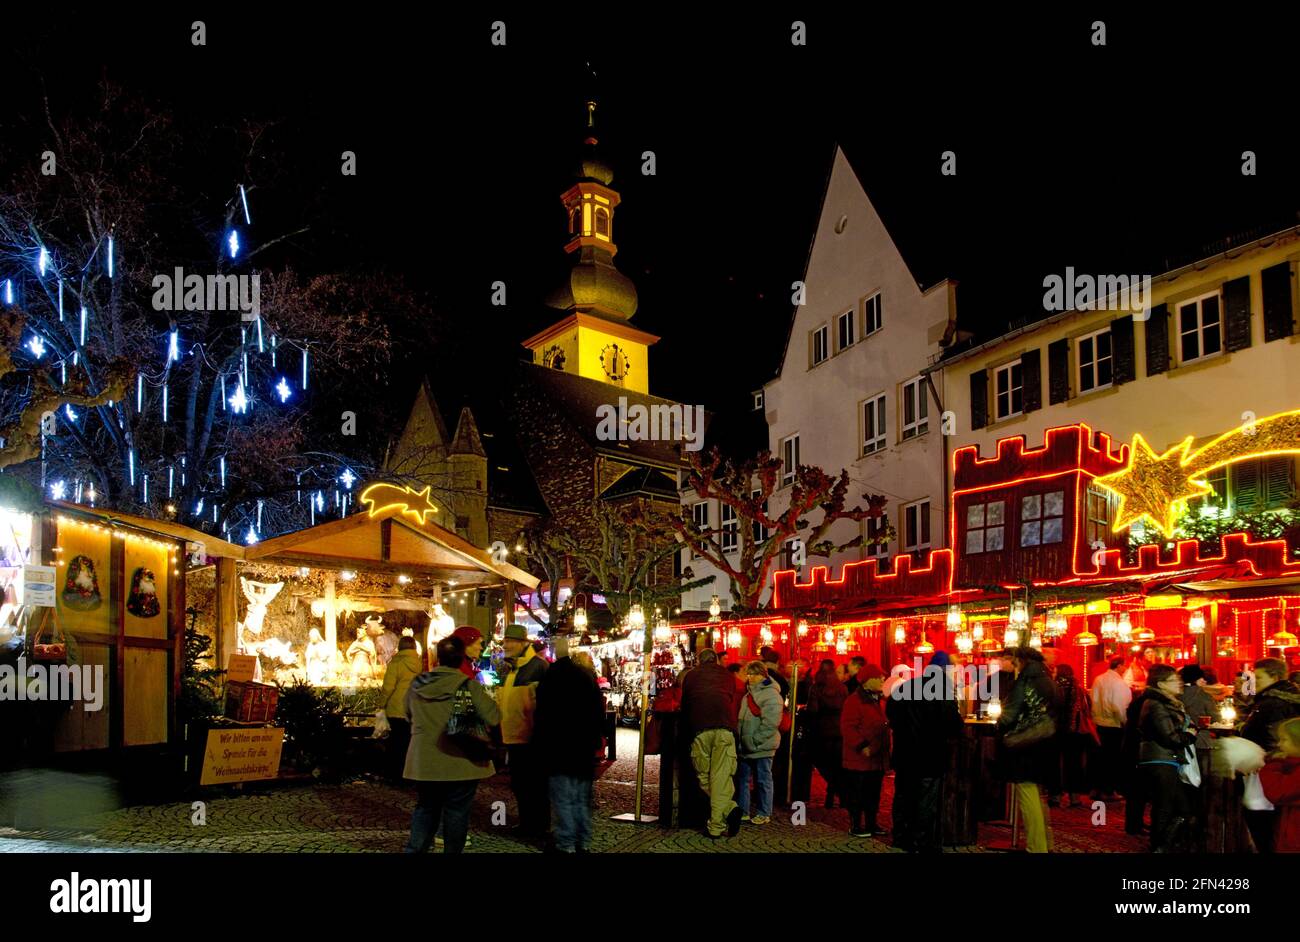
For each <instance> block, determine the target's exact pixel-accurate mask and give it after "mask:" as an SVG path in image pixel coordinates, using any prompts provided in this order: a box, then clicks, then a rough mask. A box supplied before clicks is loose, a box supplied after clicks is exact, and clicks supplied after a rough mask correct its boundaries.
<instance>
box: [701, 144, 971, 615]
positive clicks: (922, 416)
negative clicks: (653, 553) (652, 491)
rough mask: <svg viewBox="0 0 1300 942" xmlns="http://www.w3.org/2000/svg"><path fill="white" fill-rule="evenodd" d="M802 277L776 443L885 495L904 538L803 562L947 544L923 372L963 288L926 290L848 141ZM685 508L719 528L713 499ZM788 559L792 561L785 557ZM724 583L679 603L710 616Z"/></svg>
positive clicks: (853, 529) (935, 417)
mask: <svg viewBox="0 0 1300 942" xmlns="http://www.w3.org/2000/svg"><path fill="white" fill-rule="evenodd" d="M802 281H803V285H804V288H805V290H804V293H803V299H802V300H803V302H804V303H802V304H798V305H796V306H795V308H794V313H793V317H792V319H791V324H790V328H789V332H788V335H787V337H786V342H785V352H784V356H783V357H782V359H781V364H780V367H779V368H778V372H777V375H776V378H774V379H772V380H771V381H770V382H768V383H767V384H766V385H765V386H764V388H763V390H762V392H761V397H762V404H761V408H762V409H763V411H764V414H765V417H766V421H767V427H768V447H769V448H770V449H771V450H772V453H773V454H775V455H777V456H778V457H780V458H781V459H782V460H783V462H784V466H785V468H786V469H787V471H786V473H788V474H789V475H791V476H792V475H793V468H794V466H795V465H797V464H808V465H815V466H817V467H820V468H822V469H823V470H824V471H826V472H827V473H828V474H838V473H839V471H840V470H841V469H847V470H848V472H849V476H850V479H851V481H852V489H851V490H850V497H849V504H850V506H852V504H853V503H858V502H863V501H862V495H863V494H866V493H873V494H882V495H884V496H885V497H886V498H887V499H888V501H889V503H888V519H889V522H890V523H892V524H893V526H894V529H895V530H896V531H897V535H896V537H895V538H894V539H893V540H891V541H890V542H889V544H888V545H887V546H880V547H858V548H855V549H852V550H848V551H846V552H844V553H840V554H837V555H835V556H834V557H833V558H831V559H829V560H828V559H826V558H825V557H811V556H810V557H809V558H808V559H807V562H806V566H805V568H807V567H811V566H816V565H830V566H831V567H832V571H833V573H834V574H838V572H839V567H840V565H841V564H842V563H844V562H851V561H855V560H859V559H864V558H867V557H868V556H871V555H876V556H881V557H892V556H893V555H894V554H897V553H901V552H905V551H916V552H924V551H925V550H927V549H929V548H932V547H940V546H943V545H944V537H945V529H946V527H945V524H944V521H945V519H946V508H945V495H946V493H947V490H948V487H947V482H946V479H945V478H946V475H945V465H944V460H943V456H944V448H943V445H942V442H941V431H940V424H941V416H940V415H939V411H938V407H937V402H939V401H943V400H944V390H943V388H942V383H943V377H942V374H932V376H931V377H930V379H931V380H932V381H933V382H934V383H935V387H934V388H933V389H931V388H930V387H929V385H928V381H927V378H926V377H925V376H923V375H922V372H921V371H922V370H923V369H924V368H925V367H926V366H927V365H928V364H929V363H930V362H932V361H933V360H934V359H935V358H937V356H938V355H939V354H940V353H941V352H942V350H943V345H945V344H947V343H950V342H951V341H952V339H953V338H954V336H955V333H956V327H955V323H956V321H955V319H956V300H955V289H956V285H955V283H954V282H952V281H949V280H946V279H943V280H936V281H934V282H933V283H928V284H922V283H921V281H920V280H919V278H918V275H917V274H916V273H915V272H914V271H913V269H912V268H909V266H908V263H907V261H906V260H904V258H903V256H902V254H901V252H900V251H899V249H898V247H897V246H896V245H895V242H894V240H893V238H891V236H890V233H889V231H888V230H887V229H886V227H885V224H884V222H883V221H882V220H881V217H880V215H879V214H878V213H877V212H876V209H875V208H874V207H873V206H872V203H871V200H870V199H869V198H868V196H867V193H866V190H865V189H864V188H863V186H862V183H861V181H860V180H859V179H858V176H857V174H856V173H855V171H854V169H853V167H852V166H851V165H850V163H849V160H848V158H847V157H846V156H845V154H844V151H843V150H842V149H841V148H839V147H837V148H836V149H835V153H834V157H833V160H832V164H831V169H830V173H829V176H828V179H827V182H826V188H825V190H824V195H823V197H822V207H821V213H820V216H819V218H818V221H817V229H816V232H815V234H814V237H813V241H812V245H811V247H810V249H809V253H808V260H807V265H806V267H805V272H804V276H803V279H802ZM936 394H937V397H938V398H937V400H936ZM758 395H760V394H756V399H755V402H756V404H757V403H758V399H757V396H758ZM783 479H785V480H789V478H785V474H783ZM785 499H786V498H785V489H784V488H783V489H782V490H778V491H777V492H776V494H775V495H773V500H774V502H775V503H774V506H773V508H772V510H773V512H776V513H779V512H780V511H781V509H782V507H781V503H782V501H783V500H785ZM683 501H684V503H686V504H687V505H688V506H689V507H690V508H691V512H692V513H694V514H696V515H697V519H700V520H701V522H705V521H704V519H703V517H704V515H705V514H707V515H708V516H707V522H708V523H710V525H711V526H714V527H716V526H718V525H720V524H721V523H722V522H724V521H721V520H720V517H719V514H720V508H719V507H718V506H717V502H716V501H712V502H707V503H705V504H703V505H700V503H699V502H698V501H696V500H695V498H694V495H693V494H691V493H689V492H687V493H684V494H683ZM816 519H817V517H816V514H814V515H813V520H814V522H815V521H816ZM857 535H862V536H864V537H866V536H869V535H870V534H869V533H868V532H867V526H866V525H864V524H857V523H854V522H851V521H842V522H841V523H839V524H837V525H836V526H835V527H834V528H833V529H832V531H831V533H830V538H831V539H832V540H834V541H835V542H836V543H845V542H848V541H849V540H851V539H852V538H853V537H855V536H857ZM691 556H692V553H691V551H690V550H684V551H683V557H684V560H683V562H684V564H685V565H691V566H692V568H693V569H694V573H695V575H696V576H697V577H698V576H700V575H707V574H710V573H712V572H714V570H713V567H712V566H711V565H710V564H708V563H707V561H704V560H701V559H699V558H698V557H695V558H690V557H691ZM782 565H789V553H788V551H786V552H785V553H783V556H782ZM884 565H889V564H888V563H884ZM726 588H727V584H726V580H725V579H724V578H721V577H720V578H719V580H718V581H717V583H716V588H712V587H710V588H706V589H698V590H696V591H695V592H693V593H688V594H687V595H684V596H683V600H682V607H683V609H691V610H698V609H701V608H705V607H707V605H708V599H709V596H710V595H712V594H713V593H714V592H717V594H718V595H719V596H721V597H722V601H723V604H724V607H725V606H727V605H728V604H729V601H730V600H729V599H728V597H727V591H726ZM768 592H769V593H770V587H769V589H768ZM766 599H767V595H766V594H765V596H764V600H765V601H766ZM701 603H702V604H701Z"/></svg>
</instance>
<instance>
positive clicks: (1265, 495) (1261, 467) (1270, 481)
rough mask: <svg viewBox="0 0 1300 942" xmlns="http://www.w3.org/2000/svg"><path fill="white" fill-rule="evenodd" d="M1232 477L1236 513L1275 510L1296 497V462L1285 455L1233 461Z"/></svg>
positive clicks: (1233, 505)
mask: <svg viewBox="0 0 1300 942" xmlns="http://www.w3.org/2000/svg"><path fill="white" fill-rule="evenodd" d="M1231 480H1232V508H1233V511H1234V512H1235V513H1253V512H1256V511H1260V510H1277V509H1279V508H1281V507H1285V506H1286V505H1287V504H1289V503H1290V502H1291V501H1293V500H1294V499H1295V462H1294V461H1293V460H1292V459H1291V458H1290V457H1289V456H1287V455H1280V456H1277V457H1274V458H1257V459H1255V460H1253V461H1242V462H1240V463H1238V464H1235V465H1233V466H1232V474H1231Z"/></svg>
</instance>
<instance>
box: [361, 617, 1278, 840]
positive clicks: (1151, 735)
mask: <svg viewBox="0 0 1300 942" xmlns="http://www.w3.org/2000/svg"><path fill="white" fill-rule="evenodd" d="M483 640H484V639H483V636H482V634H481V633H480V632H478V630H477V629H474V628H470V627H462V628H458V629H457V630H456V631H455V632H454V633H453V634H452V635H451V636H449V637H447V638H445V639H443V640H442V641H440V642H439V643H438V646H437V650H436V665H437V666H435V667H434V668H433V669H432V670H429V671H424V672H422V671H421V669H420V668H421V666H422V665H421V663H420V660H419V658H418V657H417V656H416V654H415V651H414V645H413V643H412V639H403V640H402V642H401V644H400V645H399V651H398V656H397V658H396V659H395V663H396V664H397V665H398V669H397V670H391V669H390V671H389V673H388V675H387V677H386V679H385V684H384V688H383V698H384V711H385V713H386V715H387V719H388V723H389V724H390V726H391V735H390V756H391V760H390V767H389V771H390V775H391V776H393V777H394V778H396V777H397V776H398V775H400V776H401V777H403V778H405V779H407V780H409V781H412V782H414V783H415V784H416V786H417V791H418V801H417V805H416V808H415V812H414V814H413V816H412V823H411V836H410V840H409V842H408V843H407V846H406V850H407V851H408V852H412V853H419V852H423V851H426V850H428V849H429V847H430V846H431V845H432V844H433V843H435V842H436V843H438V844H441V845H442V846H443V847H444V849H445V852H447V853H459V852H461V851H462V850H463V849H464V847H465V846H466V843H467V840H468V827H469V813H470V808H471V806H472V803H473V800H474V795H475V792H476V789H477V786H478V782H479V781H481V780H482V779H485V778H488V777H490V776H491V775H493V774H494V772H495V769H496V765H495V763H494V752H493V744H494V743H499V744H501V745H503V746H504V750H505V753H506V757H507V763H506V764H507V767H508V769H509V772H510V784H511V789H512V791H513V793H514V796H515V801H516V804H517V809H518V822H519V823H518V825H517V826H516V828H515V831H516V833H517V835H518V836H519V837H520V838H522V839H523V840H525V841H528V842H530V843H534V844H537V845H539V846H544V847H545V848H546V849H548V850H553V851H557V852H561V853H586V852H589V851H590V849H591V845H592V803H593V783H594V780H595V776H596V769H597V764H598V756H599V753H600V750H601V745H602V739H603V735H604V731H605V706H604V698H603V695H602V693H601V691H600V687H599V685H598V683H597V678H596V670H595V666H594V665H593V664H592V662H591V658H590V656H589V655H587V654H586V653H585V652H581V651H577V652H574V653H573V654H572V655H571V656H570V655H568V654H567V652H565V651H563V650H561V651H560V652H557V653H559V654H560V656H559V657H558V658H557V659H556V660H555V661H554V662H553V663H552V662H548V661H547V660H546V659H545V658H544V657H542V656H541V655H540V654H539V653H538V652H537V651H536V649H535V647H534V644H533V642H532V641H531V640H530V639H529V638H528V635H527V632H526V631H525V629H524V628H523V627H522V626H520V625H510V626H509V627H508V628H507V629H506V631H505V637H504V640H503V647H504V649H505V654H506V658H507V660H506V664H507V672H506V673H505V677H504V680H503V682H502V684H501V686H500V689H499V690H498V691H497V694H496V696H495V697H493V696H492V695H490V694H489V693H488V692H487V691H486V690H485V689H484V688H483V686H482V685H481V684H480V683H479V682H478V680H477V676H476V673H475V670H474V668H473V667H472V666H471V665H472V664H473V662H474V659H475V658H477V657H478V655H479V654H480V653H481V651H482V646H483ZM724 660H725V654H719V652H717V651H714V650H713V649H709V648H705V649H702V650H700V651H699V652H697V654H696V658H695V666H693V667H692V668H690V669H689V670H687V671H685V672H684V674H683V676H682V677H681V678H680V687H681V708H680V724H681V730H682V734H683V735H684V736H685V737H686V743H687V744H688V746H689V756H690V765H691V767H692V769H693V771H694V773H695V778H696V780H697V781H698V785H699V788H700V789H701V791H702V792H703V795H704V796H705V798H706V799H707V803H708V813H707V822H706V823H705V825H704V830H705V832H706V833H707V834H708V835H709V836H710V837H712V838H715V839H721V838H723V837H724V836H735V835H736V834H738V833H739V832H740V829H741V827H742V826H743V825H745V824H746V823H748V824H749V825H751V826H756V827H762V826H764V825H766V824H768V823H769V822H770V821H771V820H772V816H773V814H774V809H775V807H776V802H777V797H778V794H780V795H781V797H782V799H784V794H785V792H786V791H787V790H788V792H789V794H790V795H791V796H792V798H793V799H794V800H806V799H807V798H808V797H809V793H810V787H809V785H810V781H811V779H810V776H811V772H812V770H813V769H815V770H816V771H817V772H818V774H819V775H820V776H821V777H822V779H823V780H824V782H825V785H826V797H825V804H826V807H828V808H830V807H834V805H835V802H836V801H837V800H838V801H839V802H840V804H841V805H842V806H843V807H844V808H845V809H846V810H847V811H848V824H849V833H850V834H851V835H852V836H854V837H862V838H883V837H887V836H890V832H889V831H888V830H886V829H885V828H884V827H882V826H881V824H880V810H881V809H880V804H881V795H882V790H883V785H884V781H885V778H886V775H887V773H889V772H892V773H893V776H894V790H893V792H894V793H893V804H892V808H891V809H890V811H891V813H890V818H891V821H892V826H893V833H892V843H893V846H895V847H898V848H901V849H903V850H906V851H909V852H915V853H935V852H939V851H940V850H941V848H942V823H943V822H942V816H943V789H944V782H945V776H946V775H947V773H948V770H949V764H950V757H951V752H952V749H953V748H954V745H955V743H956V740H957V737H958V736H959V735H960V732H961V729H962V722H963V720H962V714H961V710H960V709H959V704H960V703H961V702H962V701H963V696H964V695H963V692H962V691H961V690H960V689H959V688H958V673H957V672H956V671H954V670H953V669H952V665H951V664H950V661H949V657H948V655H947V654H946V653H945V652H943V651H937V652H935V653H934V655H933V656H932V657H931V659H930V663H929V664H928V665H927V666H926V667H925V668H924V670H922V671H920V672H919V673H917V674H916V675H915V676H913V675H912V672H911V671H909V670H907V669H905V668H895V669H894V670H893V671H891V672H890V675H889V676H888V677H887V676H886V674H885V672H884V671H883V670H882V669H881V667H880V666H878V665H875V664H870V663H867V661H866V659H865V658H862V657H855V658H853V659H851V660H850V661H849V662H847V663H846V664H841V665H838V666H837V665H836V664H835V662H834V661H832V660H830V659H825V660H823V661H821V663H820V664H819V665H818V666H817V669H816V671H815V672H813V673H812V674H811V676H808V673H809V672H807V671H805V670H803V668H804V666H805V665H803V664H802V662H799V663H798V665H797V666H798V668H799V671H798V675H797V676H798V682H797V684H796V685H795V686H794V689H792V684H791V678H790V677H789V676H787V673H786V671H785V670H784V669H782V667H781V664H780V659H779V657H778V656H777V654H776V652H775V651H774V650H773V649H771V648H764V649H762V651H761V653H760V657H759V658H758V659H755V660H752V661H749V662H736V663H732V664H724ZM408 662H409V663H408ZM994 666H995V673H994V675H993V677H992V683H991V684H990V685H989V690H990V692H991V696H992V698H993V699H996V700H997V701H998V702H999V704H1000V706H1001V711H1000V717H999V718H998V727H997V732H998V736H997V742H998V749H997V760H996V763H995V770H994V771H995V774H996V775H997V777H998V778H999V780H1000V781H1003V782H1006V783H1007V784H1009V785H1010V786H1011V787H1010V794H1011V814H1012V815H1014V816H1016V817H1017V818H1018V820H1020V821H1021V822H1023V825H1024V832H1025V844H1026V848H1027V850H1028V851H1029V852H1031V853H1043V852H1046V851H1048V850H1049V846H1050V815H1051V811H1050V809H1051V807H1053V806H1055V805H1058V804H1059V806H1060V807H1062V808H1065V807H1071V806H1073V807H1078V806H1080V805H1082V804H1083V803H1084V802H1085V800H1089V801H1096V800H1101V801H1105V802H1115V803H1120V802H1122V803H1123V804H1124V805H1125V814H1124V819H1125V826H1126V829H1127V830H1128V832H1129V833H1131V834H1143V833H1149V837H1150V847H1151V850H1152V851H1154V852H1157V853H1170V852H1180V851H1192V850H1197V849H1200V844H1199V842H1200V841H1201V839H1202V835H1203V834H1204V832H1205V828H1204V824H1205V815H1206V808H1207V800H1206V795H1205V791H1206V789H1205V788H1204V787H1203V786H1204V785H1205V784H1206V783H1207V782H1208V781H1209V779H1210V776H1211V774H1212V767H1213V764H1214V763H1213V754H1214V750H1215V748H1216V740H1215V738H1214V733H1217V732H1222V731H1223V730H1222V724H1219V723H1218V720H1219V716H1220V706H1219V704H1218V703H1217V702H1216V700H1215V698H1214V697H1213V696H1211V695H1210V692H1209V690H1208V689H1207V688H1213V687H1214V686H1215V684H1216V682H1217V678H1216V677H1215V676H1214V675H1213V672H1212V671H1209V670H1207V669H1203V668H1202V667H1200V666H1198V665H1196V664H1189V665H1186V666H1184V667H1183V668H1181V669H1179V670H1175V668H1173V667H1172V666H1170V665H1167V664H1156V665H1154V666H1152V667H1150V668H1149V669H1145V666H1144V671H1143V673H1144V674H1145V681H1146V683H1145V686H1144V687H1142V688H1140V689H1139V690H1138V691H1137V692H1136V693H1135V690H1134V687H1133V686H1130V683H1129V681H1128V680H1126V674H1125V666H1126V665H1125V661H1124V659H1122V658H1115V659H1113V660H1111V661H1110V662H1109V664H1108V665H1107V669H1106V670H1104V671H1102V672H1101V673H1100V674H1099V676H1098V677H1097V678H1096V679H1095V680H1094V681H1093V683H1092V685H1091V688H1090V689H1089V688H1085V686H1084V685H1083V684H1082V683H1080V681H1079V679H1078V678H1077V677H1076V675H1075V672H1074V670H1073V668H1072V667H1071V666H1070V665H1067V664H1061V665H1059V666H1057V665H1053V664H1050V663H1049V662H1047V661H1045V660H1044V657H1043V653H1042V651H1041V650H1038V649H1035V648H1031V647H1021V648H1016V649H1013V650H1008V651H1005V652H1003V654H1002V656H1001V658H1000V659H995V662H994ZM1131 675H1132V668H1131V665H1130V668H1129V674H1128V676H1131ZM1232 699H1233V703H1234V706H1235V707H1236V708H1237V711H1238V715H1240V716H1242V717H1243V720H1242V722H1241V723H1240V724H1239V728H1238V729H1237V730H1236V731H1235V732H1236V733H1237V734H1238V735H1239V736H1240V737H1242V738H1243V739H1245V740H1248V741H1249V742H1251V743H1254V744H1255V746H1254V747H1251V748H1254V749H1256V752H1257V753H1259V754H1260V755H1261V756H1262V758H1261V760H1260V764H1262V768H1260V767H1259V766H1258V765H1257V766H1255V767H1254V770H1253V771H1251V772H1250V774H1248V775H1245V776H1243V778H1242V786H1241V787H1242V789H1243V790H1244V791H1245V793H1246V794H1245V797H1244V803H1245V806H1246V808H1247V810H1246V811H1245V817H1246V822H1247V825H1248V827H1249V832H1250V835H1251V838H1252V840H1253V843H1254V845H1255V848H1256V850H1257V851H1259V852H1260V853H1269V852H1273V851H1296V850H1300V685H1297V684H1296V682H1295V681H1294V680H1293V679H1291V678H1290V677H1288V674H1287V666H1286V664H1285V662H1283V661H1281V660H1279V659H1276V658H1265V659H1262V660H1260V661H1258V662H1256V663H1255V665H1254V668H1253V671H1249V672H1243V674H1242V675H1241V676H1239V677H1238V678H1237V681H1236V684H1235V689H1234V692H1233V694H1232ZM796 717H797V719H796ZM1212 726H1215V727H1216V729H1215V730H1211V727H1212ZM493 728H496V729H497V730H499V735H498V736H496V737H493V735H492V734H491V730H492V729H493ZM791 750H793V751H794V761H793V762H791ZM787 764H788V765H790V766H793V768H794V770H795V771H794V778H793V779H791V780H789V781H787V775H786V767H787ZM801 769H802V772H801ZM1256 792H1257V793H1258V794H1257V795H1256V794H1255V793H1256ZM1148 806H1149V807H1150V825H1149V826H1148V825H1147V822H1146V810H1147V808H1148Z"/></svg>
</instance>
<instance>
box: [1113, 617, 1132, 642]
mask: <svg viewBox="0 0 1300 942" xmlns="http://www.w3.org/2000/svg"><path fill="white" fill-rule="evenodd" d="M1115 630H1116V632H1118V633H1119V637H1120V640H1121V641H1122V640H1123V639H1125V638H1131V637H1133V619H1132V618H1130V617H1129V614H1128V612H1120V616H1119V621H1117V622H1116V623H1115Z"/></svg>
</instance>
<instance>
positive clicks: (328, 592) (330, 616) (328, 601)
mask: <svg viewBox="0 0 1300 942" xmlns="http://www.w3.org/2000/svg"><path fill="white" fill-rule="evenodd" d="M334 578H335V577H334V574H333V573H330V574H329V575H328V576H326V577H325V643H326V644H327V645H329V647H327V648H326V650H327V651H330V652H331V656H332V654H333V653H335V652H337V651H338V649H339V625H338V613H337V612H336V611H335V610H334Z"/></svg>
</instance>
